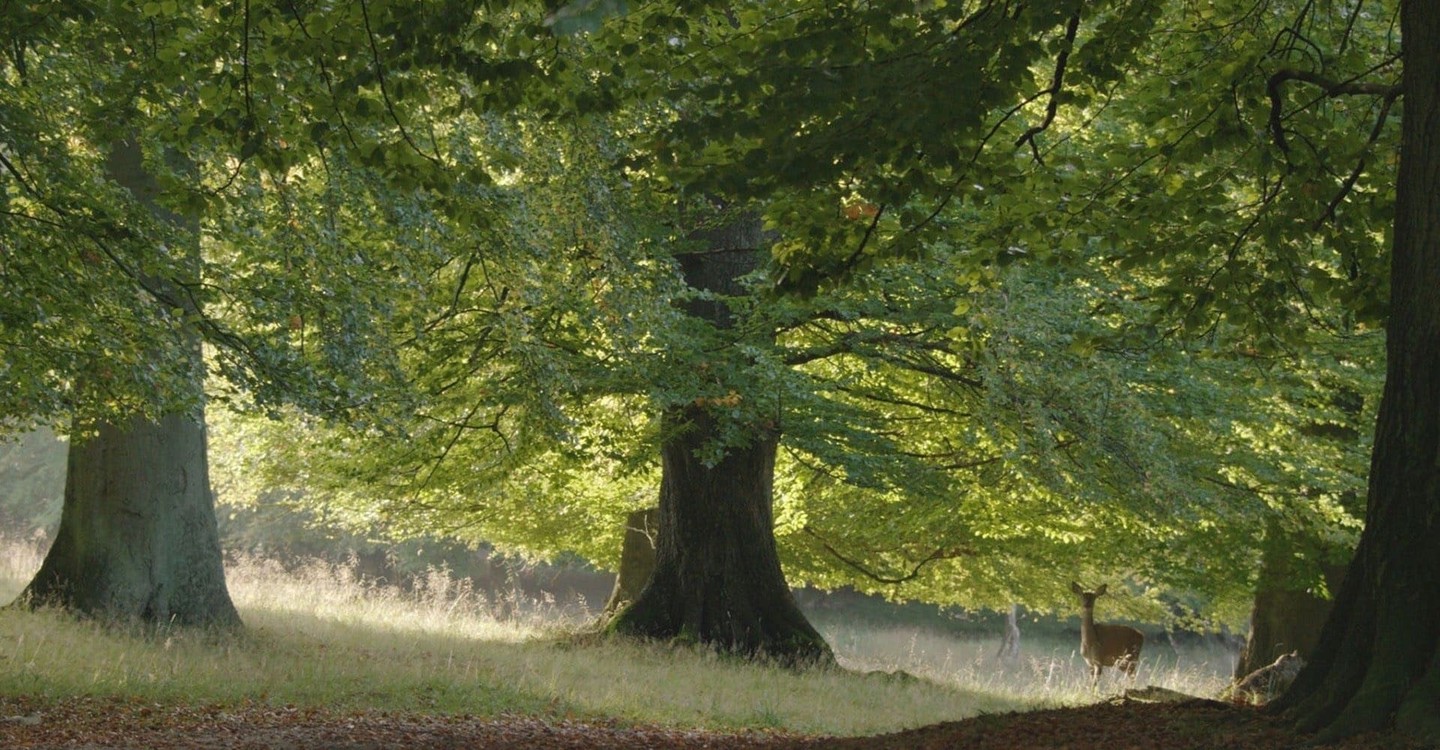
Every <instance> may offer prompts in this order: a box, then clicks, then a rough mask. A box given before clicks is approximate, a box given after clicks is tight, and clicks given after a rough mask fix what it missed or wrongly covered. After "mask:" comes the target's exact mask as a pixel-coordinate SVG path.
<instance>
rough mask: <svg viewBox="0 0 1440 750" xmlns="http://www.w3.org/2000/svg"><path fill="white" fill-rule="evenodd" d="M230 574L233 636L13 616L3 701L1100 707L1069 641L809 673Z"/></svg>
mask: <svg viewBox="0 0 1440 750" xmlns="http://www.w3.org/2000/svg"><path fill="white" fill-rule="evenodd" d="M39 563H40V555H39V553H38V552H37V551H36V550H35V549H34V548H33V547H32V546H30V545H27V544H23V543H21V544H16V543H7V544H3V545H0V598H3V599H4V600H6V601H8V600H9V599H11V598H13V597H14V596H15V595H16V594H17V593H18V592H19V591H20V590H21V589H22V588H23V586H24V583H25V582H26V581H27V580H28V578H29V577H30V576H31V575H32V574H33V572H34V570H35V569H37V568H38V566H39ZM229 583H230V591H231V594H232V597H233V598H234V600H235V603H236V606H237V607H238V608H239V609H240V612H241V616H242V617H243V618H244V620H245V623H246V631H245V634H244V635H242V636H238V637H233V636H229V637H221V636H214V635H209V636H207V635H206V634H203V633H190V632H184V633H168V634H165V633H162V634H158V635H155V634H152V635H148V636H147V635H137V634H134V633H129V634H126V633H119V632H115V631H114V630H111V629H106V628H103V627H101V626H99V625H97V624H95V623H92V622H85V621H78V620H76V619H74V618H71V617H68V616H66V615H64V614H61V613H57V612H38V613H31V612H24V611H20V610H15V609H6V610H0V694H28V695H41V696H53V697H59V696H67V695H123V696H134V697H140V698H144V699H152V700H156V701H186V702H191V703H220V704H226V703H237V702H242V701H262V702H266V703H270V704H276V705H289V704H293V705H297V706H328V707H332V708H341V709H351V708H374V709H382V710H421V711H433V712H445V713H467V714H476V715H497V714H507V713H509V714H526V715H539V716H547V717H578V718H601V717H608V718H615V719H619V720H622V721H631V722H637V723H655V724H664V725H670V726H677V727H703V728H727V729H738V728H773V729H784V730H789V731H795V732H804V733H823V734H839V735H855V734H873V733H879V732H889V731H896V730H900V729H903V728H908V727H914V726H921V725H925V724H931V723H935V722H940V721H951V720H955V719H960V718H964V717H967V716H972V715H975V714H977V713H981V712H997V711H1008V710H1017V709H1023V708H1028V707H1032V706H1036V705H1041V704H1047V703H1048V704H1053V703H1062V702H1083V701H1087V700H1094V699H1096V696H1095V694H1094V693H1091V692H1090V691H1089V686H1088V679H1087V677H1086V673H1085V671H1084V669H1083V664H1080V663H1079V662H1078V656H1074V655H1073V654H1071V653H1068V652H1066V653H1061V651H1059V650H1056V651H1054V652H1053V653H1049V654H1048V655H1045V656H1038V657H1036V658H1033V659H1031V660H1029V661H1022V662H1021V664H1020V666H1019V667H1018V668H1016V669H1013V670H1011V671H1009V672H1008V673H1007V672H1003V671H997V669H996V668H995V666H994V663H993V660H988V659H987V657H988V655H989V654H991V653H993V650H994V648H995V644H994V643H987V642H984V641H968V642H967V641H957V640H955V639H951V638H943V637H941V636H939V635H936V634H932V633H927V632H925V631H922V630H910V631H904V630H876V629H873V628H872V629H868V630H864V629H849V630H845V629H835V630H826V632H825V635H826V636H827V638H829V639H830V641H831V643H832V644H834V646H835V648H836V652H837V654H838V655H839V657H840V659H841V661H842V664H843V665H844V666H846V667H847V668H849V669H851V670H860V671H869V670H879V671H886V672H890V671H895V670H904V671H906V672H908V673H910V674H913V675H915V676H917V677H920V678H922V679H919V680H894V679H883V678H877V677H873V676H872V677H865V676H862V675H861V674H858V673H857V672H854V671H846V670H828V671H811V672H806V673H796V672H792V671H786V670H780V669H772V668H767V667H764V666H759V665H755V664H749V663H744V662H740V661H737V660H734V659H728V658H724V657H721V656H717V655H715V654H713V653H710V652H707V651H704V650H697V649H672V648H669V647H665V646H642V645H636V644H628V643H616V642H602V643H589V642H585V643H584V645H579V643H577V642H576V641H574V640H573V639H570V638H567V637H566V635H567V634H568V633H571V632H574V631H575V630H576V629H578V628H579V627H581V626H582V625H583V624H584V623H583V622H581V621H579V620H577V619H575V616H574V615H573V614H572V615H567V614H565V613H564V612H563V611H562V610H561V609H560V608H559V607H556V606H554V604H553V602H547V601H543V600H542V601H520V600H518V599H514V598H510V599H503V598H502V599H501V600H494V599H492V598H487V597H486V596H483V595H481V594H479V593H478V592H476V591H474V590H472V589H470V588H469V587H468V586H467V585H465V584H464V583H462V582H458V581H456V580H454V579H452V578H450V577H449V576H448V575H446V574H445V573H444V572H443V571H436V572H434V573H433V574H432V575H430V576H429V577H427V578H426V579H424V580H423V581H421V582H420V584H419V585H418V586H416V587H415V589H413V590H412V591H409V592H401V591H399V590H398V589H395V588H380V587H375V586H367V585H365V584H363V583H362V582H361V581H358V580H357V579H356V578H355V575H354V573H353V571H352V570H351V569H350V568H348V567H346V566H335V565H326V564H322V563H315V564H312V565H310V566H308V567H305V568H302V569H300V570H298V571H297V570H292V571H287V570H284V569H282V568H280V567H279V566H278V565H275V564H274V563H270V562H266V561H263V560H241V561H238V562H236V563H234V564H232V565H230V566H229ZM822 630H825V628H824V626H822ZM1055 648H1056V649H1059V648H1061V647H1060V646H1056V647H1055ZM1072 648H1073V647H1072ZM1035 653H1037V654H1040V653H1046V652H1039V651H1037V652H1035ZM1152 669H1153V671H1152V672H1151V675H1147V674H1146V673H1145V671H1144V670H1145V667H1142V675H1141V679H1140V684H1145V683H1146V681H1147V679H1149V680H1150V681H1152V682H1156V681H1158V682H1157V684H1164V685H1166V686H1167V687H1172V688H1174V689H1182V690H1186V689H1187V688H1185V687H1177V685H1182V684H1190V685H1192V686H1193V684H1195V683H1186V682H1185V679H1188V678H1186V677H1185V676H1184V675H1183V674H1182V673H1183V672H1184V670H1185V669H1190V668H1189V667H1185V668H1181V667H1179V666H1178V665H1170V666H1165V665H1164V664H1163V663H1161V662H1156V666H1155V667H1153V668H1152ZM1152 675H1153V676H1152ZM1215 692H1218V689H1217V690H1216V691H1215Z"/></svg>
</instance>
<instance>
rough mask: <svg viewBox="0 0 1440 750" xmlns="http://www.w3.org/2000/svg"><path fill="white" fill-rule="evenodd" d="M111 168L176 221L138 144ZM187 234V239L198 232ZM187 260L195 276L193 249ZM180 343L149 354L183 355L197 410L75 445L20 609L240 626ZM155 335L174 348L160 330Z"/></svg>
mask: <svg viewBox="0 0 1440 750" xmlns="http://www.w3.org/2000/svg"><path fill="white" fill-rule="evenodd" d="M107 167H108V171H109V174H110V176H111V178H112V179H114V180H115V181H116V182H117V183H119V184H120V185H122V186H123V187H125V188H127V189H128V190H129V191H130V192H131V194H132V195H134V196H135V198H136V200H138V201H139V202H140V203H141V204H143V205H145V206H146V207H148V208H149V209H150V210H151V211H153V212H154V213H155V214H156V215H157V216H159V217H160V218H162V219H164V220H166V221H170V222H175V223H178V222H179V219H178V217H175V216H174V215H172V214H169V213H167V212H165V211H164V210H163V209H161V208H160V207H159V205H158V202H157V200H156V199H157V196H158V194H159V186H158V184H157V181H156V180H155V178H154V177H153V175H151V174H150V173H149V172H147V171H146V169H145V166H144V163H143V159H142V153H141V149H140V146H139V145H138V144H137V143H136V142H135V141H133V140H123V141H120V142H117V143H116V144H115V145H114V147H113V148H112V149H111V152H110V154H109V159H108V161H107ZM189 229H190V230H191V232H190V234H191V235H192V236H194V232H193V229H194V228H193V227H190V228H189ZM197 241H198V240H197ZM192 251H193V253H194V255H193V256H192V257H193V258H194V261H195V262H194V263H193V264H192V267H193V268H195V269H197V270H196V276H197V277H198V268H199V263H198V246H192ZM157 252H159V249H158V248H157ZM135 282H136V284H137V287H142V288H147V289H150V290H156V289H163V288H166V287H168V286H170V285H171V283H172V282H171V280H169V279H164V278H152V277H145V278H136V279H135ZM151 294H152V295H153V294H154V292H153V291H152V292H151ZM176 298H177V299H178V298H179V295H176ZM136 299H137V304H162V302H161V301H159V300H156V299H153V298H147V297H145V296H140V295H137V298H136ZM190 312H198V311H195V310H191V311H190ZM177 325H184V324H183V323H177ZM166 333H169V332H166ZM179 337H180V340H181V341H184V342H185V343H184V344H183V345H182V346H181V347H180V349H181V351H179V352H178V353H177V352H176V349H175V347H173V346H171V347H166V346H163V345H158V344H157V347H156V353H155V356H156V357H166V356H181V357H188V358H190V363H189V366H188V368H186V369H187V370H188V372H189V373H191V376H190V377H191V380H190V382H188V383H182V384H177V385H176V388H179V389H188V391H187V392H186V393H184V394H181V395H180V397H178V398H177V399H176V401H177V402H178V403H190V404H193V406H192V407H191V408H190V409H189V411H187V412H186V413H171V414H166V415H164V416H161V417H159V418H158V419H151V418H149V417H146V416H140V415H137V416H133V417H130V418H127V419H123V420H116V421H115V422H113V423H105V424H100V425H96V426H94V428H93V429H92V430H88V431H89V432H93V435H91V436H88V437H87V436H84V435H77V436H75V437H73V438H72V440H71V444H70V449H69V456H68V463H67V466H66V474H65V495H64V504H63V506H62V509H61V516H60V528H59V530H58V531H57V532H56V536H55V541H54V543H53V544H52V545H51V547H50V550H49V552H48V553H47V554H46V556H45V560H44V562H43V563H42V564H41V567H40V571H39V572H38V573H36V575H35V578H34V579H33V580H32V581H31V582H30V584H29V585H28V586H27V587H26V588H25V591H24V592H22V594H21V596H20V601H21V602H22V603H25V604H28V605H30V606H40V605H46V606H58V607H63V608H65V609H68V610H71V611H75V612H79V613H83V614H86V615H90V616H94V617H97V618H102V619H106V620H119V621H133V622H144V623H151V624H157V625H168V624H176V625H203V626H212V627H222V628H229V627H235V626H238V625H239V624H240V618H239V615H238V614H236V611H235V607H234V605H233V604H232V602H231V600H230V594H229V591H228V590H227V589H226V586H225V574H224V569H223V561H222V557H221V551H220V538H219V533H218V531H217V527H216V521H215V509H214V499H213V495H212V493H211V488H210V472H209V458H208V454H207V446H206V438H205V420H204V413H203V406H201V405H200V404H203V401H204V374H205V368H204V364H203V362H202V361H201V351H200V340H199V336H198V335H197V334H196V333H195V332H194V331H191V330H181V331H179ZM156 338H157V340H166V339H169V340H171V341H172V342H173V340H174V339H173V338H170V337H168V336H167V335H162V334H160V332H157V337H156ZM97 356H103V353H97ZM77 387H85V386H84V384H83V383H82V384H80V385H79V386H77Z"/></svg>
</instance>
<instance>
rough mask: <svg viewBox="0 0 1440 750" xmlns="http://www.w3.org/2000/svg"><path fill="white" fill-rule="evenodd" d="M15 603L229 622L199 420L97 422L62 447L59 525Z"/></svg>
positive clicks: (112, 615) (234, 621)
mask: <svg viewBox="0 0 1440 750" xmlns="http://www.w3.org/2000/svg"><path fill="white" fill-rule="evenodd" d="M20 601H22V602H25V603H27V604H28V605H29V606H42V605H43V606H59V607H63V608H65V609H67V610H71V611H74V612H79V613H82V614H85V615H90V616H94V617H98V618H102V619H106V620H120V621H138V622H144V623H150V624H156V625H168V624H175V625H204V626H218V627H227V628H228V627H234V626H238V625H239V624H240V617H239V615H238V614H236V612H235V607H234V605H233V604H232V603H231V601H230V594H229V592H228V591H227V589H226V588H225V573H224V570H223V567H222V564H221V556H220V537H219V534H218V532H217V531H216V528H215V510H214V505H213V503H212V499H211V493H210V476H209V469H208V467H207V465H206V453H205V425H204V423H203V422H202V421H200V420H199V419H196V418H192V417H187V416H182V415H171V416H167V417H162V418H161V419H160V421H159V422H150V421H147V420H145V419H142V418H139V417H137V418H135V419H132V420H131V421H130V422H129V423H127V424H125V425H124V426H121V427H116V426H113V425H103V426H101V427H100V430H99V434H98V435H97V436H95V437H92V438H90V439H88V440H83V441H82V440H74V441H72V442H71V445H70V456H69V463H68V465H67V468H66V474H65V501H64V507H63V510H62V511H61V517H60V530H59V531H58V532H57V533H56V536H55V542H54V544H52V545H51V547H50V551H49V553H47V554H46V555H45V561H44V563H43V564H42V565H41V567H40V572H38V573H36V574H35V578H34V579H33V580H32V581H31V582H30V585H29V586H27V587H26V588H25V591H24V592H23V593H22V594H21V595H20Z"/></svg>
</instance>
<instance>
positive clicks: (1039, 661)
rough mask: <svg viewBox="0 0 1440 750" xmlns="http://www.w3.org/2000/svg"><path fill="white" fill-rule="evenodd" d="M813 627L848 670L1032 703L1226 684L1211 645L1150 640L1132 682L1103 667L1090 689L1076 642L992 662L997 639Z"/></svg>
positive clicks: (1025, 642)
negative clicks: (893, 674)
mask: <svg viewBox="0 0 1440 750" xmlns="http://www.w3.org/2000/svg"><path fill="white" fill-rule="evenodd" d="M818 629H819V630H820V632H821V634H822V635H824V636H825V638H826V640H828V641H829V642H830V644H831V646H832V647H833V648H834V649H835V652H836V654H837V655H838V656H839V658H840V661H841V663H842V664H843V665H844V666H846V667H848V668H850V669H854V670H860V671H868V670H884V671H893V670H897V669H898V670H903V671H905V672H908V673H910V674H913V675H915V676H916V677H920V678H923V679H925V680H929V681H933V682H935V683H938V684H941V685H953V686H957V687H963V688H965V689H968V690H976V691H980V692H983V693H986V694H989V695H992V696H994V697H996V698H998V699H1006V700H1013V701H1017V702H1024V703H1031V704H1036V705H1076V704H1083V703H1090V702H1094V701H1095V700H1098V699H1099V698H1100V697H1102V696H1104V695H1112V694H1115V693H1118V692H1120V691H1121V690H1124V689H1126V688H1128V687H1145V686H1149V685H1154V686H1158V687H1163V688H1167V689H1169V690H1174V691H1176V692H1180V693H1185V694H1187V695H1194V696H1201V697H1207V698H1214V697H1216V696H1217V695H1219V694H1220V692H1221V691H1223V690H1224V689H1225V688H1226V687H1227V686H1228V685H1229V682H1230V680H1229V675H1230V673H1231V671H1232V670H1233V668H1234V658H1235V655H1234V653H1233V652H1231V651H1229V650H1227V649H1224V648H1221V647H1219V646H1205V645H1193V646H1186V645H1181V646H1172V645H1171V644H1169V643H1167V642H1165V641H1163V640H1161V641H1158V642H1157V641H1156V639H1153V638H1152V639H1151V641H1150V642H1148V643H1147V644H1146V646H1145V651H1144V653H1143V654H1142V658H1141V659H1140V664H1139V667H1138V668H1137V669H1136V675H1135V679H1134V680H1133V682H1132V681H1131V680H1129V679H1128V678H1126V677H1124V676H1123V675H1121V674H1120V673H1119V672H1118V671H1116V670H1114V669H1106V670H1105V672H1104V674H1103V676H1102V678H1101V681H1100V684H1099V686H1098V687H1096V688H1092V687H1091V678H1090V671H1089V668H1088V667H1087V666H1086V665H1085V661H1084V659H1083V658H1082V657H1081V656H1080V643H1079V639H1078V637H1077V638H1075V639H1073V640H1071V639H1058V638H1056V637H1054V636H1046V635H1039V636H1034V635H1030V636H1024V637H1022V641H1021V642H1022V646H1023V648H1022V652H1021V655H1020V657H1019V658H1018V659H1015V660H1013V661H1001V660H999V659H997V658H996V652H997V651H998V650H999V647H1000V638H999V637H998V636H996V637H993V638H969V639H961V638H955V637H953V636H949V635H946V634H942V633H937V632H935V631H933V630H928V629H926V628H922V627H899V628H876V627H873V626H861V627H854V626H849V625H845V624H836V623H831V622H827V621H821V622H820V623H819V625H818Z"/></svg>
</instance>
